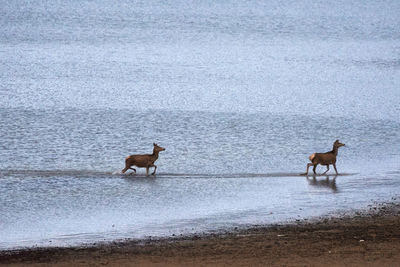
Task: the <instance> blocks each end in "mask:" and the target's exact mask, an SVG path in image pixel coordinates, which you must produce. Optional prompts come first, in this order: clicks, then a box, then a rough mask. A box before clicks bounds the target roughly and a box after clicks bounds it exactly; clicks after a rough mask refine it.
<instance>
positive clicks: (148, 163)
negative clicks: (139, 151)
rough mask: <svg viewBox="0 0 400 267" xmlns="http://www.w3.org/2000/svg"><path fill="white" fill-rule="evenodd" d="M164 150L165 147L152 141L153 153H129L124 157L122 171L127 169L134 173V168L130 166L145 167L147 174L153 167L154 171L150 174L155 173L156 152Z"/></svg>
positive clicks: (147, 174)
mask: <svg viewBox="0 0 400 267" xmlns="http://www.w3.org/2000/svg"><path fill="white" fill-rule="evenodd" d="M164 150H165V148H163V147H160V146H158V145H157V144H156V143H153V154H144V155H130V156H128V157H126V159H125V168H124V169H123V170H122V173H125V172H126V171H127V170H129V169H130V170H133V171H134V172H135V173H136V169H135V168H132V166H136V167H139V168H146V176H149V169H150V168H152V167H154V171H153V173H152V174H151V175H155V174H156V170H157V166H156V165H154V162H155V161H156V160H157V159H158V154H159V153H160V152H161V151H164Z"/></svg>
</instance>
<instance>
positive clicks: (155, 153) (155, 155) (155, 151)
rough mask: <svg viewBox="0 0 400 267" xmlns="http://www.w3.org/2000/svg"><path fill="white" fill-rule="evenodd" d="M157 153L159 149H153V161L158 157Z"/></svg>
mask: <svg viewBox="0 0 400 267" xmlns="http://www.w3.org/2000/svg"><path fill="white" fill-rule="evenodd" d="M158 153H160V151H157V150H155V149H153V154H151V157H152V158H153V159H154V161H156V160H157V159H158Z"/></svg>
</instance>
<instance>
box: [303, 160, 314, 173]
mask: <svg viewBox="0 0 400 267" xmlns="http://www.w3.org/2000/svg"><path fill="white" fill-rule="evenodd" d="M312 165H313V164H312V163H307V169H306V172H305V173H303V174H302V175H307V174H308V168H310V166H312Z"/></svg>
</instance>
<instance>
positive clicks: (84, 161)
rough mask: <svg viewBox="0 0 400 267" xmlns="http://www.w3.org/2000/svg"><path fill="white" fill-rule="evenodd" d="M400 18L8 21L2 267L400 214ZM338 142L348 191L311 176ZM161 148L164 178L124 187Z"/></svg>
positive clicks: (344, 8) (282, 14) (317, 10)
mask: <svg viewBox="0 0 400 267" xmlns="http://www.w3.org/2000/svg"><path fill="white" fill-rule="evenodd" d="M398 14H400V2H398V1H352V2H351V3H349V2H347V1H287V2H286V3H280V1H265V2H263V1H256V2H249V1H221V2H220V1H218V2H216V1H202V2H196V1H193V2H192V1H168V3H165V2H164V1H160V2H156V1H144V2H138V1H137V2H136V1H134V2H132V1H118V2H117V3H116V2H115V1H96V2H92V1H68V2H64V1H56V2H51V3H50V2H49V3H46V2H44V1H38V0H33V1H26V2H23V1H7V2H6V3H3V4H2V5H1V6H0V15H1V16H0V63H1V64H0V249H1V250H4V249H12V248H17V247H26V246H28V247H31V246H66V245H67V246H69V245H80V244H90V243H93V242H98V241H112V240H117V239H123V238H144V237H147V236H153V237H163V236H171V235H180V234H189V233H198V232H203V231H206V232H207V231H216V230H221V229H231V228H232V227H247V226H251V225H256V224H265V225H268V224H272V223H282V222H287V221H293V220H296V219H304V218H312V217H315V216H319V215H325V214H330V213H338V212H341V211H349V210H353V209H363V208H366V207H367V206H368V205H371V204H373V203H374V202H376V201H378V202H384V201H390V200H392V199H393V198H397V197H398V196H399V193H398V192H399V191H400V17H399V16H398ZM336 139H340V141H342V142H343V143H345V144H346V146H345V147H343V148H340V150H339V155H338V162H337V167H338V171H339V173H340V174H341V175H339V176H337V177H335V176H333V174H334V170H333V168H331V170H330V172H329V174H330V176H328V177H327V176H317V177H313V176H309V177H305V176H299V174H300V173H302V172H304V171H305V167H306V164H307V162H308V156H309V155H310V154H311V153H314V152H325V151H329V150H331V148H332V144H333V142H334V140H336ZM153 142H156V143H158V144H159V145H161V146H163V147H165V148H166V151H163V152H161V153H160V158H159V159H158V161H157V162H156V165H157V166H158V169H157V175H156V176H155V177H145V170H144V169H138V174H136V175H131V174H130V172H128V173H127V174H125V175H121V174H120V173H119V172H120V171H121V170H122V168H123V167H124V159H125V157H126V156H127V155H130V154H143V153H151V151H152V144H153ZM324 170H325V167H319V168H318V172H319V173H322V172H323V171H324ZM310 171H311V170H310Z"/></svg>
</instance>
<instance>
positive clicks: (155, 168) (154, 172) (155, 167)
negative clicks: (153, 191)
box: [151, 164, 157, 175]
mask: <svg viewBox="0 0 400 267" xmlns="http://www.w3.org/2000/svg"><path fill="white" fill-rule="evenodd" d="M151 167H154V171H153V173H152V174H151V175H155V174H156V170H157V166H156V165H154V164H153V165H152V166H151Z"/></svg>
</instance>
